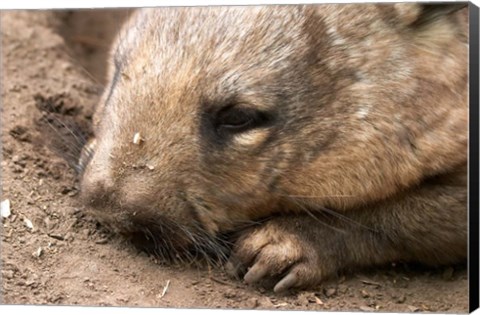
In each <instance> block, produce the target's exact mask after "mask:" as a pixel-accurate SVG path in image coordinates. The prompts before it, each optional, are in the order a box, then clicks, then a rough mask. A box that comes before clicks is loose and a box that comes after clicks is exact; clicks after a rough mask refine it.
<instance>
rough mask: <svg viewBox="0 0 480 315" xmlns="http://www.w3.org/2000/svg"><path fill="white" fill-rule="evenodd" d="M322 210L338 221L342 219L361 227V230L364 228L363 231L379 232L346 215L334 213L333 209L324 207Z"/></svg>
mask: <svg viewBox="0 0 480 315" xmlns="http://www.w3.org/2000/svg"><path fill="white" fill-rule="evenodd" d="M320 209H321V211H323V212H326V213H328V214H330V215H333V216H334V217H336V218H338V219H340V220H343V221H344V222H347V223H349V224H353V225H356V226H358V227H360V228H363V229H366V230H369V231H372V232H379V231H378V230H377V229H374V228H372V227H369V226H366V225H364V224H362V223H360V222H358V221H356V220H353V219H352V218H350V217H348V216H346V215H343V214H341V213H338V212H337V211H334V210H332V209H328V208H325V207H322V208H320Z"/></svg>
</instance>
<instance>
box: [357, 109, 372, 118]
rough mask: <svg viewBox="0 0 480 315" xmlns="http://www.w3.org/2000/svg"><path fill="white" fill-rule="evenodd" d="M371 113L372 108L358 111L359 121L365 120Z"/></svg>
mask: <svg viewBox="0 0 480 315" xmlns="http://www.w3.org/2000/svg"><path fill="white" fill-rule="evenodd" d="M369 112H370V106H362V107H360V109H359V110H358V111H357V113H356V114H357V117H358V118H359V119H364V118H366V117H367V116H368V113H369Z"/></svg>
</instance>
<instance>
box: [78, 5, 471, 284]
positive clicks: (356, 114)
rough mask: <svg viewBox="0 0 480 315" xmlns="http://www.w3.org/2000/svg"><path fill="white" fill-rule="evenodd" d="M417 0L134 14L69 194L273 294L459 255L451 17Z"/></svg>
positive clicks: (458, 132)
mask: <svg viewBox="0 0 480 315" xmlns="http://www.w3.org/2000/svg"><path fill="white" fill-rule="evenodd" d="M427 7H428V6H422V5H419V4H395V5H394V4H388V5H386V4H384V5H374V4H352V5H345V4H341V5H338V4H337V5H335V4H323V5H295V6H251V7H192V8H157V9H140V10H138V11H136V12H135V13H134V14H133V15H132V17H131V18H130V19H129V21H128V22H127V23H126V24H125V25H124V27H123V29H122V30H121V31H120V33H119V35H118V38H117V41H116V43H115V45H114V46H113V49H112V64H111V67H110V74H109V84H108V86H107V88H106V90H105V93H104V95H103V98H102V100H101V102H100V103H99V105H98V108H97V110H96V114H95V117H94V129H95V135H96V136H95V139H94V140H92V142H91V143H90V145H89V146H87V148H88V149H86V150H84V151H85V152H86V153H85V154H84V157H82V160H81V163H80V164H81V167H82V168H84V173H83V177H82V199H83V200H84V202H85V204H86V205H87V208H88V209H90V210H92V211H93V213H94V214H95V215H96V216H97V217H98V218H99V219H100V220H101V221H102V222H104V223H105V224H106V225H107V226H110V227H111V228H112V229H113V230H115V231H118V232H120V233H123V234H127V235H130V236H133V238H134V239H136V240H137V241H138V240H140V241H139V243H140V244H142V246H144V247H147V248H148V249H150V250H152V251H153V252H155V253H157V254H159V255H160V256H162V257H165V258H169V259H173V260H174V259H176V258H179V257H184V258H188V259H190V258H193V255H194V252H198V251H200V252H201V253H205V254H208V252H217V254H218V255H219V256H220V258H222V259H224V260H226V259H227V258H228V264H227V270H228V272H229V273H231V274H232V275H236V276H242V277H244V279H245V281H246V282H247V283H263V284H269V285H272V284H274V285H275V287H274V289H275V291H284V290H287V289H290V288H300V287H308V286H312V285H315V284H317V283H319V282H321V281H322V280H323V279H325V278H326V277H328V276H331V275H333V274H335V273H336V272H337V271H339V270H344V269H348V268H357V267H362V266H370V265H375V264H384V263H387V262H390V261H396V260H404V261H418V262H422V263H426V264H432V265H438V264H450V263H457V262H462V261H464V260H465V259H466V255H467V207H466V201H467V184H466V173H467V171H466V170H467V168H466V165H467V139H468V132H467V122H468V118H467V116H468V115H467V113H468V104H467V85H468V72H467V60H468V55H467V51H468V38H467V22H466V21H465V19H464V12H461V11H458V12H457V11H455V10H453V11H449V10H435V8H434V7H433V6H432V7H428V8H427ZM232 231H234V232H237V237H234V238H232V239H229V240H227V241H225V240H223V239H221V238H220V237H219V235H221V234H223V233H226V232H232ZM229 241H232V242H234V244H233V245H232V246H233V248H232V253H231V254H229V252H228V251H227V248H228V246H227V245H228V242H229Z"/></svg>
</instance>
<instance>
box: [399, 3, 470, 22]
mask: <svg viewBox="0 0 480 315" xmlns="http://www.w3.org/2000/svg"><path fill="white" fill-rule="evenodd" d="M394 7H395V11H396V13H397V15H398V17H399V18H400V20H401V21H402V22H403V23H405V24H406V25H408V26H412V27H417V26H422V25H426V24H429V23H431V22H434V21H435V20H437V19H439V18H442V17H444V16H446V15H449V14H453V13H455V12H457V11H459V10H461V9H463V8H466V7H468V2H460V3H453V2H451V3H437V4H434V3H423V4H421V3H396V4H394Z"/></svg>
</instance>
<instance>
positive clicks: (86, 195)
mask: <svg viewBox="0 0 480 315" xmlns="http://www.w3.org/2000/svg"><path fill="white" fill-rule="evenodd" d="M114 194H115V193H114V184H113V181H112V180H110V179H108V178H99V177H96V176H91V177H85V178H83V183H82V191H81V195H82V199H83V200H84V202H85V203H86V204H88V205H90V206H92V207H95V208H97V207H98V208H100V207H103V206H105V205H107V204H108V203H110V202H111V201H112V200H113V199H114V198H115V196H114Z"/></svg>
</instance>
